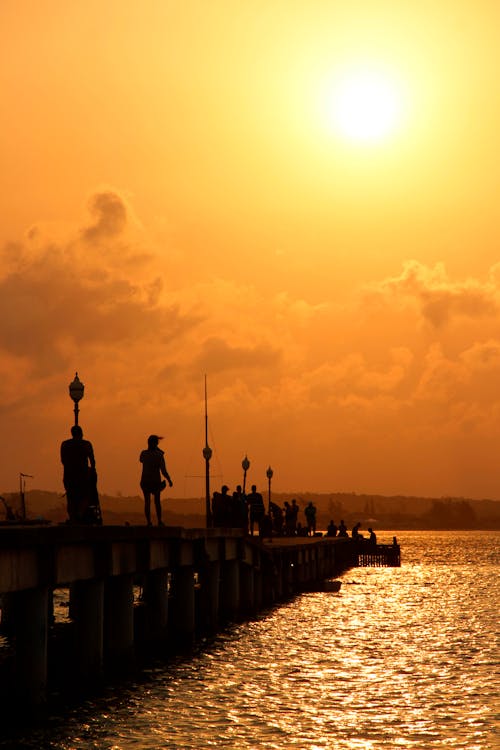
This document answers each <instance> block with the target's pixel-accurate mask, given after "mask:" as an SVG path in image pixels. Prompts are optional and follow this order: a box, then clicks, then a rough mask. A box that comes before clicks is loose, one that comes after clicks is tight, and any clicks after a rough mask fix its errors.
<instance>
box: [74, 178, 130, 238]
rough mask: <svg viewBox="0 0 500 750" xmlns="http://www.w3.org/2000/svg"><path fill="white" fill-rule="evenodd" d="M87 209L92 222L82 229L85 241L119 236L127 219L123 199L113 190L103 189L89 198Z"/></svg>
mask: <svg viewBox="0 0 500 750" xmlns="http://www.w3.org/2000/svg"><path fill="white" fill-rule="evenodd" d="M88 210H89V213H90V215H91V217H92V220H93V221H92V224H90V225H89V226H88V227H85V228H84V229H83V230H82V237H83V239H84V240H85V241H86V242H100V241H102V240H109V239H112V238H115V237H117V236H119V235H120V234H121V233H122V232H123V231H124V229H125V227H126V225H127V221H128V211H127V206H126V204H125V201H124V199H123V198H122V197H121V196H120V195H119V194H118V193H117V192H115V191H112V190H103V191H100V192H98V193H95V194H94V195H92V196H91V197H90V198H89V201H88Z"/></svg>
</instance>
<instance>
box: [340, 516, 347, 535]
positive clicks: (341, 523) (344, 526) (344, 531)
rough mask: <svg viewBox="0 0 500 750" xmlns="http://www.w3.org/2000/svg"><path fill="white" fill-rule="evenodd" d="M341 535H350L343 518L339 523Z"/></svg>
mask: <svg viewBox="0 0 500 750" xmlns="http://www.w3.org/2000/svg"><path fill="white" fill-rule="evenodd" d="M339 536H344V537H345V536H349V534H348V533H347V526H346V525H345V523H344V519H343V518H342V519H341V521H340V523H339Z"/></svg>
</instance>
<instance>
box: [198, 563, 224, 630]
mask: <svg viewBox="0 0 500 750" xmlns="http://www.w3.org/2000/svg"><path fill="white" fill-rule="evenodd" d="M200 584H201V590H200V598H199V608H198V611H197V613H196V625H197V627H198V628H199V629H200V630H202V631H203V630H204V631H208V632H212V633H213V632H215V631H216V629H217V624H218V622H219V590H220V562H219V561H218V560H217V561H215V562H209V563H206V564H205V565H204V566H203V568H202V569H201V571H200Z"/></svg>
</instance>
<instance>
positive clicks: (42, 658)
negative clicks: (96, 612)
mask: <svg viewBox="0 0 500 750" xmlns="http://www.w3.org/2000/svg"><path fill="white" fill-rule="evenodd" d="M11 596H12V598H11V605H12V606H13V617H14V621H15V637H16V683H15V686H14V692H15V694H16V698H17V701H18V705H19V704H20V705H22V706H23V707H27V708H34V707H36V706H41V705H43V704H44V703H45V701H46V698H47V695H46V689H47V633H48V611H49V607H48V589H47V588H46V587H41V588H36V589H25V590H23V591H19V592H16V593H14V594H12V595H11Z"/></svg>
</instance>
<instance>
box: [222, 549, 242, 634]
mask: <svg viewBox="0 0 500 750" xmlns="http://www.w3.org/2000/svg"><path fill="white" fill-rule="evenodd" d="M220 597H221V612H222V616H223V618H225V619H228V620H230V619H232V618H234V617H236V615H237V614H238V612H239V608H240V563H239V560H226V561H225V562H224V563H223V565H222V579H221V593H220Z"/></svg>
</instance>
